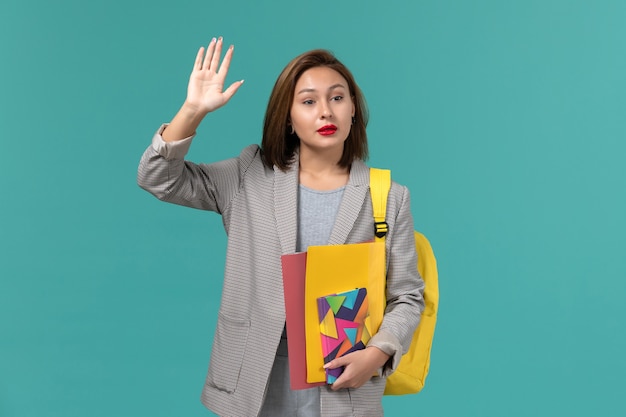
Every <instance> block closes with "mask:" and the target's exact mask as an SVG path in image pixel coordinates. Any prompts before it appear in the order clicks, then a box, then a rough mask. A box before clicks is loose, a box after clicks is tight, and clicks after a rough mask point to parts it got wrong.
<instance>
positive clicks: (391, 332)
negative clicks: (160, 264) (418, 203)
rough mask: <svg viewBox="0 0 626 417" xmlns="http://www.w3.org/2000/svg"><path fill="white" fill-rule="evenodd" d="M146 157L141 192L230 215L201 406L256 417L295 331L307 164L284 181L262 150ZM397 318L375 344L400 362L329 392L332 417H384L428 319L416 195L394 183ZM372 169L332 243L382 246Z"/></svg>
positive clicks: (167, 150) (392, 259)
mask: <svg viewBox="0 0 626 417" xmlns="http://www.w3.org/2000/svg"><path fill="white" fill-rule="evenodd" d="M162 129H163V126H162V127H161V129H159V131H158V132H157V134H156V135H155V136H154V138H153V142H152V146H150V147H148V149H147V150H146V151H145V153H144V155H143V157H142V159H141V162H140V165H139V170H138V183H139V185H140V186H141V187H142V188H144V189H145V190H147V191H149V192H150V193H152V194H153V195H155V196H156V197H157V198H159V199H160V200H163V201H167V202H170V203H175V204H181V205H184V206H188V207H194V208H199V209H204V210H210V211H215V212H217V213H219V214H221V215H222V221H223V223H224V228H225V229H226V233H227V235H228V248H227V254H226V265H225V274H224V284H223V292H222V300H221V306H220V310H219V313H218V319H217V326H216V330H215V337H214V342H213V349H212V352H211V361H210V365H209V370H208V374H207V377H206V382H205V386H204V389H203V391H202V397H201V400H202V402H203V404H204V405H205V406H206V407H207V408H209V409H210V410H212V411H214V412H215V413H217V414H218V415H220V416H232V417H247V416H250V417H252V416H256V415H257V414H258V412H259V410H260V408H261V405H262V403H263V398H264V394H265V390H266V385H267V382H268V379H269V375H270V371H271V369H272V365H273V362H274V357H275V354H276V348H277V347H278V343H279V342H280V337H281V333H282V330H283V326H284V324H285V309H284V304H283V303H282V302H280V301H281V300H282V294H283V285H282V271H281V262H280V256H281V255H282V254H288V253H293V252H295V249H296V236H297V207H296V205H297V195H298V159H297V156H296V159H295V160H294V162H293V164H292V165H291V168H290V169H289V170H288V171H286V172H283V171H281V170H279V169H278V168H276V167H273V168H272V167H268V166H266V165H265V164H264V163H263V161H262V158H261V152H262V151H261V150H260V148H259V147H258V146H257V145H251V146H248V147H246V148H245V149H243V151H242V152H241V154H240V155H239V156H238V157H236V158H233V159H228V160H224V161H220V162H216V163H212V164H193V163H190V162H187V161H185V160H184V157H185V155H186V153H187V151H188V149H189V146H190V143H191V140H192V138H187V139H184V140H182V141H179V142H175V143H166V142H164V141H163V139H162V137H161V135H160V133H161V132H162ZM387 222H388V223H389V233H388V235H387V239H386V246H387V302H388V305H387V309H386V312H385V316H384V320H383V323H382V325H381V327H380V330H379V332H378V333H377V334H376V335H374V337H372V339H371V340H370V342H369V345H373V346H377V347H379V348H381V349H382V350H383V351H385V352H387V353H389V354H391V355H392V360H390V361H389V363H388V365H387V368H386V370H385V372H384V373H383V374H382V376H381V377H373V378H372V379H371V380H370V381H369V382H367V383H366V384H365V385H364V386H362V387H361V388H358V389H344V390H339V391H337V392H335V391H332V390H330V389H328V388H327V387H323V388H321V394H320V395H321V409H322V416H329V417H330V416H333V417H343V416H382V415H383V411H382V405H381V398H382V394H383V390H384V386H385V381H386V379H385V376H386V375H387V374H389V373H390V372H392V371H393V369H395V367H396V366H397V364H398V362H399V359H400V357H401V355H402V353H403V352H404V351H405V350H406V349H407V348H408V346H409V344H410V341H411V337H412V334H413V332H414V330H415V328H416V326H417V325H418V323H419V319H420V315H421V311H422V310H423V305H424V301H423V297H422V293H423V288H424V284H423V281H422V279H421V278H420V276H419V273H418V272H417V268H416V265H417V258H416V253H415V243H414V237H413V219H412V216H411V211H410V204H409V192H408V190H407V189H406V188H405V187H403V186H400V185H398V184H396V183H393V184H392V187H391V190H390V193H389V199H388V203H387ZM373 231H374V226H373V218H372V204H371V198H370V196H369V169H368V168H367V166H366V165H365V164H364V163H363V162H361V161H355V162H354V163H353V164H352V167H351V170H350V178H349V181H348V184H347V185H346V188H345V190H344V195H343V199H342V202H341V205H340V208H339V211H338V214H337V219H336V221H335V225H334V228H333V230H332V233H331V237H330V242H329V244H344V243H359V242H363V241H366V240H370V239H373Z"/></svg>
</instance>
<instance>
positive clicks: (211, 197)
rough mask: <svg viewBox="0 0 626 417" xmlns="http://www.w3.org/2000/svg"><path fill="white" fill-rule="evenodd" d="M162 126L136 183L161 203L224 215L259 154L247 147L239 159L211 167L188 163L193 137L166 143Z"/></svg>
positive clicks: (142, 164)
mask: <svg viewBox="0 0 626 417" xmlns="http://www.w3.org/2000/svg"><path fill="white" fill-rule="evenodd" d="M166 126H167V125H162V126H161V127H160V128H159V130H158V131H157V132H156V133H155V135H154V137H153V138H152V144H151V146H149V147H148V148H147V149H146V151H145V152H144V154H143V156H142V157H141V161H140V163H139V169H138V171H137V183H138V185H139V186H140V187H141V188H143V189H144V190H146V191H148V192H150V193H151V194H153V195H154V196H155V197H157V198H158V199H159V200H162V201H167V202H169V203H174V204H179V205H183V206H187V207H192V208H197V209H202V210H210V211H215V212H217V213H220V214H223V213H224V211H225V210H226V209H227V207H228V206H229V204H230V202H231V201H232V199H233V198H234V196H235V195H236V194H237V192H238V191H239V190H240V188H241V184H242V180H243V176H244V175H245V172H246V170H247V168H248V167H249V166H250V164H251V163H252V160H253V159H254V158H255V156H256V155H257V154H258V152H259V148H258V146H256V145H251V146H249V147H247V148H245V149H244V150H243V151H242V153H241V154H240V155H239V157H237V158H232V159H226V160H223V161H219V162H215V163H211V164H195V163H193V162H189V161H186V160H185V159H184V158H185V155H186V154H187V152H188V151H189V147H190V146H191V142H192V140H193V136H191V137H189V138H185V139H183V140H180V141H176V142H165V141H164V140H163V137H162V136H161V133H162V132H163V130H164V129H165V127H166Z"/></svg>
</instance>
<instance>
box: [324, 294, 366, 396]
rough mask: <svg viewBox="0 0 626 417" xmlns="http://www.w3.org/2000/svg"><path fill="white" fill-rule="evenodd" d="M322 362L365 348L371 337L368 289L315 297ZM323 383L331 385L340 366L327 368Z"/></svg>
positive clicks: (338, 372)
mask: <svg viewBox="0 0 626 417" xmlns="http://www.w3.org/2000/svg"><path fill="white" fill-rule="evenodd" d="M317 311H318V316H319V327H320V336H321V340H322V354H323V356H324V364H326V363H328V362H330V361H332V360H333V359H335V358H339V357H341V356H343V355H346V354H348V353H351V352H354V351H357V350H360V349H365V346H366V345H367V342H368V341H369V340H370V338H371V330H372V326H371V323H370V318H369V306H368V298H367V290H366V289H365V288H356V289H354V290H350V291H345V292H341V293H338V294H329V295H326V296H324V297H319V298H318V299H317ZM325 372H326V383H327V384H332V383H334V382H335V380H336V379H337V378H338V377H339V375H341V373H342V372H343V367H340V368H335V369H326V370H325Z"/></svg>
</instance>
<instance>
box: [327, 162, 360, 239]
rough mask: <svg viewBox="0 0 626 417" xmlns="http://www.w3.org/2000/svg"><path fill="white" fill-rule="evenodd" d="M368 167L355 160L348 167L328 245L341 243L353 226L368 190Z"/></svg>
mask: <svg viewBox="0 0 626 417" xmlns="http://www.w3.org/2000/svg"><path fill="white" fill-rule="evenodd" d="M369 178H370V177H369V168H368V167H367V166H366V165H365V163H364V162H362V161H359V160H356V161H354V162H353V163H352V167H351V168H350V178H349V180H348V184H347V185H346V188H345V190H344V192H343V198H342V200H341V204H340V206H339V212H338V213H337V218H336V219H335V224H334V226H333V230H332V232H331V234H330V239H329V241H328V244H329V245H342V244H344V243H346V241H347V240H348V235H349V234H350V231H352V228H353V227H354V222H355V221H356V219H357V218H358V216H359V213H360V212H361V208H362V207H363V203H364V202H365V199H366V198H367V192H368V190H369Z"/></svg>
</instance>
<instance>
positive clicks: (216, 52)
mask: <svg viewBox="0 0 626 417" xmlns="http://www.w3.org/2000/svg"><path fill="white" fill-rule="evenodd" d="M222 46H223V39H222V38H221V37H220V38H219V39H217V40H216V39H215V38H213V40H211V43H209V46H208V48H207V50H206V55H205V53H204V52H205V50H204V48H200V49H199V50H198V54H197V55H196V61H195V63H194V66H193V71H192V72H191V75H190V77H189V85H188V87H187V100H186V104H187V105H189V106H191V107H193V108H195V109H197V110H198V112H201V113H209V112H212V111H214V110H217V109H219V108H220V107H222V106H223V105H224V104H226V103H228V100H230V99H231V97H232V96H233V95H234V94H235V92H237V90H238V89H239V87H240V86H241V84H242V83H243V80H242V81H236V82H234V83H232V84H231V85H230V86H229V87H228V88H227V89H226V90H224V82H225V80H226V75H227V74H228V68H229V67H230V61H231V59H232V57H233V49H234V46H233V45H231V46H230V47H229V48H228V50H227V51H226V54H225V55H224V59H223V60H222V63H221V64H220V56H221V54H222Z"/></svg>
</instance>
